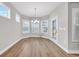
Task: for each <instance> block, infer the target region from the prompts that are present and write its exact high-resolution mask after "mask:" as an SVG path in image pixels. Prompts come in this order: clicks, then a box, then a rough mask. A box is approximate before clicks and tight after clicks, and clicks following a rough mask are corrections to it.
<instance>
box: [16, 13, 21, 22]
mask: <svg viewBox="0 0 79 59" xmlns="http://www.w3.org/2000/svg"><path fill="white" fill-rule="evenodd" d="M16 22H17V23H20V15H19V14H17V13H16Z"/></svg>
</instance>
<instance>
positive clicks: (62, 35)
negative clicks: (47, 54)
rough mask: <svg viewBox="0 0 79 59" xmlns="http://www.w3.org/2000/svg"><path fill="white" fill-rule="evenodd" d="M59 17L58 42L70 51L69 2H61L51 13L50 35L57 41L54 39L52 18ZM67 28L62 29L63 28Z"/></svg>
mask: <svg viewBox="0 0 79 59" xmlns="http://www.w3.org/2000/svg"><path fill="white" fill-rule="evenodd" d="M56 16H57V17H58V27H59V30H58V31H59V32H58V41H57V44H58V45H59V46H60V47H61V48H63V49H64V50H66V51H68V3H66V2H65V3H64V2H63V3H61V4H60V5H59V6H58V7H57V8H55V9H54V11H53V12H51V14H50V20H49V22H50V23H49V27H50V29H49V33H50V34H49V35H50V37H49V38H51V40H52V41H55V40H54V39H52V35H51V33H52V30H51V25H52V24H51V20H52V19H53V18H54V17H56ZM63 28H64V29H65V30H62V29H63ZM55 43H56V41H55Z"/></svg>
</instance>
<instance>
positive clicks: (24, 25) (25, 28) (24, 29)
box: [23, 20, 30, 33]
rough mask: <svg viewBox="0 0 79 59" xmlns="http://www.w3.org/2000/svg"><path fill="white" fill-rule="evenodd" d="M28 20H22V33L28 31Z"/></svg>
mask: <svg viewBox="0 0 79 59" xmlns="http://www.w3.org/2000/svg"><path fill="white" fill-rule="evenodd" d="M29 28H30V27H29V20H23V33H29V32H30V29H29Z"/></svg>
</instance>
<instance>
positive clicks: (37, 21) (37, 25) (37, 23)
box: [31, 20, 39, 33]
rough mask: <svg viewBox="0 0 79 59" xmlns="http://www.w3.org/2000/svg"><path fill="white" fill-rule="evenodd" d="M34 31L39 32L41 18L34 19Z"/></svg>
mask: <svg viewBox="0 0 79 59" xmlns="http://www.w3.org/2000/svg"><path fill="white" fill-rule="evenodd" d="M31 23H32V24H31V25H32V33H39V20H32V22H31Z"/></svg>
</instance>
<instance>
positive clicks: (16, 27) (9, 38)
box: [0, 3, 21, 52]
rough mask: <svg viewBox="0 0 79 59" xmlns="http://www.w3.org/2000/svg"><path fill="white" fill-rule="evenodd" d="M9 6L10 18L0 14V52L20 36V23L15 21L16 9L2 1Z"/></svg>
mask: <svg viewBox="0 0 79 59" xmlns="http://www.w3.org/2000/svg"><path fill="white" fill-rule="evenodd" d="M4 4H5V5H7V6H8V7H10V8H11V19H8V18H5V17H1V16H0V52H2V51H3V50H5V49H7V48H8V47H9V46H10V45H11V44H13V43H14V42H15V41H17V40H18V39H19V37H20V36H21V27H20V24H18V23H16V21H15V14H16V12H17V11H16V10H15V9H14V8H13V6H12V5H10V4H9V3H4Z"/></svg>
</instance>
